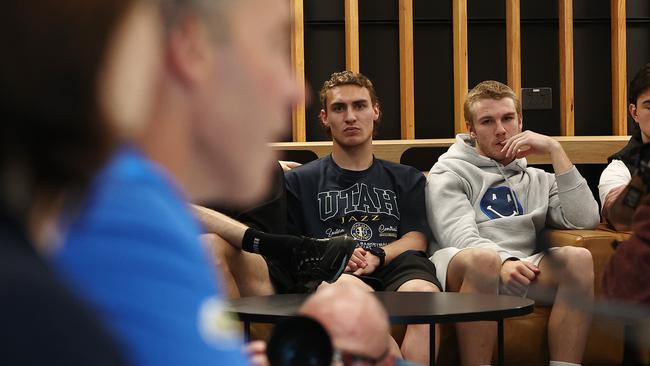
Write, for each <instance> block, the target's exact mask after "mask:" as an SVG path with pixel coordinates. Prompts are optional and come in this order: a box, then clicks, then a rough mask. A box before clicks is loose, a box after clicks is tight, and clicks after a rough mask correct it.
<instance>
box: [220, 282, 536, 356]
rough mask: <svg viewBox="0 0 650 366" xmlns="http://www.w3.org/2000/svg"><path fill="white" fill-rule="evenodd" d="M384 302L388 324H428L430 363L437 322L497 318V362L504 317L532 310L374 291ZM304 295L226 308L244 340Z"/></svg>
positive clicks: (522, 303) (527, 305)
mask: <svg viewBox="0 0 650 366" xmlns="http://www.w3.org/2000/svg"><path fill="white" fill-rule="evenodd" d="M375 295H376V296H377V298H378V299H379V301H380V302H381V303H382V304H383V305H384V307H385V308H386V311H387V313H388V316H389V318H390V322H391V324H429V325H431V327H430V338H429V349H430V351H429V352H430V359H431V365H435V359H436V357H435V329H434V325H435V324H437V323H457V322H471V321H496V322H497V324H498V332H497V334H498V364H499V365H503V364H504V357H503V319H505V318H510V317H514V316H520V315H526V314H530V313H532V312H533V308H534V302H533V300H530V299H526V298H521V297H514V296H502V295H500V296H496V295H480V294H459V293H454V292H442V293H431V292H375ZM307 297H308V295H306V294H288V295H272V296H254V297H243V298H239V299H234V300H230V302H229V304H228V306H227V311H229V312H231V313H233V314H236V315H237V316H239V319H240V320H242V321H243V322H244V332H245V334H246V339H247V340H248V339H249V338H250V323H251V322H257V323H275V322H277V321H278V320H281V319H284V318H287V317H291V316H294V315H295V314H296V313H297V312H298V309H299V308H300V305H302V303H303V301H304V300H305V299H306V298H307Z"/></svg>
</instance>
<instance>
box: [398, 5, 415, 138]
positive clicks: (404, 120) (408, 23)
mask: <svg viewBox="0 0 650 366" xmlns="http://www.w3.org/2000/svg"><path fill="white" fill-rule="evenodd" d="M399 61H400V62H399V71H400V72H399V76H400V77H399V81H400V111H401V131H402V139H414V138H415V101H414V98H415V89H414V88H415V87H414V80H413V75H414V71H413V0H400V1H399Z"/></svg>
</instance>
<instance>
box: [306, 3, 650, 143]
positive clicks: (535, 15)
mask: <svg viewBox="0 0 650 366" xmlns="http://www.w3.org/2000/svg"><path fill="white" fill-rule="evenodd" d="M343 3H344V2H343V0H329V1H323V0H305V2H304V4H305V5H304V7H305V62H306V78H307V80H308V82H309V85H308V89H309V90H310V91H311V96H312V104H311V106H309V107H308V108H307V139H308V140H309V141H316V140H327V139H328V138H327V135H326V134H325V133H324V131H323V129H322V128H321V127H320V124H319V121H318V112H319V111H320V106H319V102H318V90H319V89H320V86H321V85H322V83H323V81H324V80H326V79H327V78H328V77H329V75H330V74H331V73H332V72H335V71H340V70H343V69H344V68H345V25H344V9H343ZM649 3H650V2H648V1H647V0H628V1H627V17H628V20H627V28H628V32H627V56H628V60H627V70H628V79H629V78H631V77H632V76H633V75H634V73H635V72H636V70H637V69H638V68H639V67H641V65H644V64H645V63H647V62H650V4H649ZM504 4H505V2H504V1H503V0H468V33H469V34H468V58H469V60H468V61H469V86H470V88H471V87H473V86H474V85H476V83H478V82H479V81H481V80H486V79H495V80H499V81H502V82H505V81H506V34H505V5H504ZM573 4H574V73H575V74H574V82H575V87H574V88H575V132H576V135H610V134H611V133H612V128H611V115H612V108H611V89H612V86H611V71H610V70H611V46H610V14H609V13H610V1H609V0H574V1H573ZM413 6H414V45H413V46H414V69H415V123H416V124H415V126H416V127H415V133H416V138H441V137H452V136H453V134H454V127H453V117H454V104H453V92H454V90H453V87H454V83H453V81H454V79H453V56H452V51H453V41H452V2H451V0H448V1H443V0H436V1H431V0H414V4H413ZM359 13H360V19H359V24H360V25H359V31H360V36H359V37H360V67H361V72H362V73H364V74H366V75H367V76H368V77H370V78H371V79H372V80H373V82H374V83H375V87H376V89H377V93H378V95H379V98H380V100H381V102H382V109H383V115H384V117H383V121H382V126H381V128H380V131H379V137H378V138H380V139H399V138H400V105H399V26H398V25H399V21H398V0H359ZM557 13H558V7H557V1H549V0H526V1H522V2H521V39H522V44H521V46H522V51H521V57H522V87H524V88H537V87H550V88H551V89H552V93H553V95H552V108H551V109H549V110H528V111H524V127H525V128H528V129H532V130H535V131H538V132H541V133H545V134H548V135H559V133H560V127H559V126H560V110H559V103H560V90H559V84H560V79H559V52H560V50H559V42H558V37H559V34H558V16H557ZM631 126H632V125H631V124H630V127H631Z"/></svg>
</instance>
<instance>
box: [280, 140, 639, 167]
mask: <svg viewBox="0 0 650 366" xmlns="http://www.w3.org/2000/svg"><path fill="white" fill-rule="evenodd" d="M553 138H554V139H556V140H557V141H559V142H560V143H561V144H562V147H563V148H564V151H566V153H567V155H568V156H569V159H571V161H572V162H573V163H574V164H606V163H607V157H608V156H610V155H612V154H613V153H615V152H617V151H618V150H620V149H622V148H623V146H625V144H627V142H628V140H629V139H630V137H629V136H558V137H553ZM454 141H455V140H454V139H453V138H449V139H415V140H376V141H374V142H373V147H374V153H375V156H376V157H377V158H380V159H385V160H390V161H393V162H397V163H399V162H402V158H403V156H404V153H405V152H406V151H408V150H410V149H422V148H441V149H445V150H446V148H448V147H449V146H451V145H452V144H453V143H454ZM271 147H272V148H273V149H275V150H279V151H311V152H312V153H314V154H315V155H316V156H317V157H319V158H320V157H323V156H325V155H327V154H329V153H330V152H331V150H332V142H331V141H315V142H277V143H272V144H271ZM436 158H437V157H436ZM528 161H529V163H531V164H550V163H551V162H550V160H549V159H548V156H543V155H531V156H529V157H528ZM434 162H435V159H432V161H431V165H433V163H434Z"/></svg>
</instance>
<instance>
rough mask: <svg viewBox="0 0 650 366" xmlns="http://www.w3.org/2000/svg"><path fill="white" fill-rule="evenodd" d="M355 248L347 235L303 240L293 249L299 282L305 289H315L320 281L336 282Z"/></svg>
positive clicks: (354, 244)
mask: <svg viewBox="0 0 650 366" xmlns="http://www.w3.org/2000/svg"><path fill="white" fill-rule="evenodd" d="M356 246H357V244H356V242H355V241H354V239H352V237H350V236H347V235H342V236H336V237H333V238H330V239H312V238H306V237H305V238H303V241H302V244H301V245H300V247H299V248H294V256H293V263H294V270H295V271H296V274H297V276H298V279H299V281H300V282H302V283H304V284H306V286H307V287H314V286H316V287H317V286H318V285H319V284H320V283H321V282H322V281H326V282H329V283H332V282H334V281H336V280H337V279H338V278H339V277H340V276H341V274H342V273H343V271H344V270H345V266H347V264H348V261H349V260H350V257H351V256H352V252H354V248H355V247H356Z"/></svg>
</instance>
